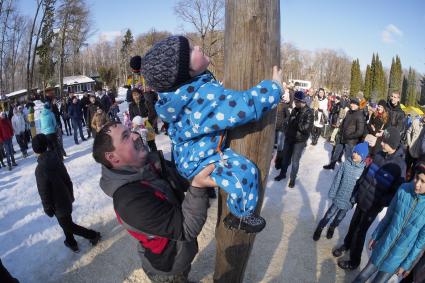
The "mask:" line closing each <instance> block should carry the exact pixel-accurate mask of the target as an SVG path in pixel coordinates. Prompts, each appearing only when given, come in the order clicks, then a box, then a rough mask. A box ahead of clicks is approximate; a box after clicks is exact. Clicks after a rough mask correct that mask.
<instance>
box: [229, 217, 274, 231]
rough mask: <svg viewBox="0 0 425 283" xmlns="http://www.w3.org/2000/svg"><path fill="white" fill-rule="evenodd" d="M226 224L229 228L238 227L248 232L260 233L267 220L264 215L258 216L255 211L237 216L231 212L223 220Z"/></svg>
mask: <svg viewBox="0 0 425 283" xmlns="http://www.w3.org/2000/svg"><path fill="white" fill-rule="evenodd" d="M223 222H224V226H225V227H226V228H227V229H230V230H231V229H238V230H242V231H244V232H246V233H248V234H250V233H259V232H261V230H263V229H264V227H265V226H266V220H264V218H263V217H261V216H257V215H255V214H253V213H251V214H249V215H247V216H245V217H242V218H237V217H236V216H234V215H233V214H231V213H229V214H228V215H227V216H226V217H225V218H224V220H223Z"/></svg>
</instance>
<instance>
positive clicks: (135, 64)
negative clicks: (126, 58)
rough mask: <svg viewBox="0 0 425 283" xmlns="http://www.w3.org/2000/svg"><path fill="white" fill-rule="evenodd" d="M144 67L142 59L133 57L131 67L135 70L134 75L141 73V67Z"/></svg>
mask: <svg viewBox="0 0 425 283" xmlns="http://www.w3.org/2000/svg"><path fill="white" fill-rule="evenodd" d="M141 65H142V57H140V56H139V55H137V56H134V57H131V59H130V67H131V69H132V70H133V73H140V66H141Z"/></svg>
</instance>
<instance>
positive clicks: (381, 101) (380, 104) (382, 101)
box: [378, 99, 387, 108]
mask: <svg viewBox="0 0 425 283" xmlns="http://www.w3.org/2000/svg"><path fill="white" fill-rule="evenodd" d="M378 105H379V106H382V107H384V108H386V107H387V102H386V101H385V100H383V99H381V100H379V102H378Z"/></svg>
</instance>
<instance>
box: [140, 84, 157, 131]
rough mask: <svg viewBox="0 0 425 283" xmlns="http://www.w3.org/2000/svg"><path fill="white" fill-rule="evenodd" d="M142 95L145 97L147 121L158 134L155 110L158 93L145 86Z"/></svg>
mask: <svg viewBox="0 0 425 283" xmlns="http://www.w3.org/2000/svg"><path fill="white" fill-rule="evenodd" d="M143 96H144V98H145V106H146V108H147V110H148V121H149V123H150V124H151V125H152V127H153V128H154V130H155V133H156V134H158V133H159V132H158V125H157V118H158V114H157V113H156V110H155V103H156V102H157V101H158V94H157V93H156V92H154V91H153V90H152V89H151V88H149V87H146V91H145V92H144V93H143Z"/></svg>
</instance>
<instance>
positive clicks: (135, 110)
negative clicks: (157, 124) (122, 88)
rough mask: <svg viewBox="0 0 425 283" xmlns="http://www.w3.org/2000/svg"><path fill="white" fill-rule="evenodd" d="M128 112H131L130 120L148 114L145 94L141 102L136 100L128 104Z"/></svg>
mask: <svg viewBox="0 0 425 283" xmlns="http://www.w3.org/2000/svg"><path fill="white" fill-rule="evenodd" d="M128 113H129V114H130V120H133V118H134V117H136V116H141V117H143V118H145V117H147V116H148V109H147V107H146V104H145V98H144V97H143V95H142V97H141V99H140V101H139V103H136V102H135V101H133V102H132V103H130V105H129V106H128Z"/></svg>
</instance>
